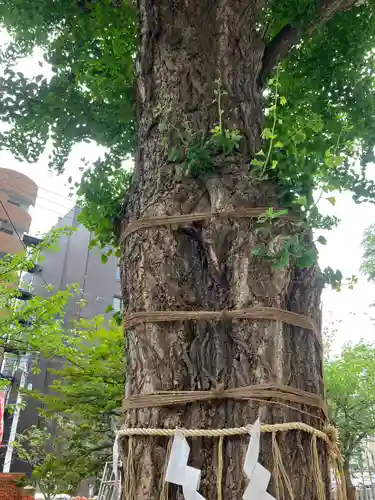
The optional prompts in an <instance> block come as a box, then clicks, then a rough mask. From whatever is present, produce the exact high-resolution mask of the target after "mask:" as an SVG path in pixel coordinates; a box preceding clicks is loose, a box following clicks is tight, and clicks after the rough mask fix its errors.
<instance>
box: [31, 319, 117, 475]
mask: <svg viewBox="0 0 375 500" xmlns="http://www.w3.org/2000/svg"><path fill="white" fill-rule="evenodd" d="M28 341H29V343H30V345H31V346H32V348H33V349H35V350H36V351H38V352H40V354H41V356H43V357H44V358H46V359H49V360H52V361H54V363H53V365H54V368H51V371H52V372H53V373H54V375H55V376H56V378H55V379H54V380H53V382H52V384H51V386H50V392H49V393H48V394H41V393H37V392H35V391H31V392H29V395H31V396H32V397H34V398H37V399H38V400H39V401H40V402H41V409H40V413H41V415H42V416H43V417H44V418H45V419H46V421H47V422H50V423H51V424H52V425H54V427H55V428H56V432H55V435H56V440H57V441H56V442H57V443H59V442H61V438H62V439H63V441H64V443H65V444H64V445H63V446H62V447H60V450H59V457H58V463H59V464H60V466H61V467H62V468H63V469H64V468H66V469H69V470H74V471H75V473H76V479H77V480H80V479H83V478H86V477H89V476H92V475H97V474H98V472H99V471H100V469H101V468H102V467H103V464H104V462H105V461H107V460H108V459H109V457H110V455H111V453H112V446H113V440H114V427H115V424H116V419H117V417H118V414H119V413H120V412H119V409H120V408H121V400H122V396H123V387H124V382H125V373H124V363H123V332H122V327H121V326H120V325H119V324H118V323H117V321H116V320H115V319H114V320H112V321H110V322H109V323H107V322H105V320H104V318H103V317H102V316H97V317H95V318H93V319H91V320H87V319H79V320H77V321H75V322H74V323H72V325H71V326H70V327H69V328H67V329H64V327H63V325H61V328H60V331H59V332H56V331H53V332H49V331H47V332H45V335H44V336H39V337H38V338H30V339H28ZM59 365H60V366H59ZM67 435H68V439H66V436H67Z"/></svg>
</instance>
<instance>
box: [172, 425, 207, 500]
mask: <svg viewBox="0 0 375 500" xmlns="http://www.w3.org/2000/svg"><path fill="white" fill-rule="evenodd" d="M189 454H190V446H189V445H188V442H187V441H186V439H185V437H184V436H183V434H181V432H176V435H175V437H174V440H173V444H172V449H171V455H170V458H169V462H168V467H167V472H166V475H165V480H166V481H167V482H168V483H173V484H178V485H180V486H182V491H183V493H184V498H185V500H205V499H204V497H202V495H200V494H199V493H198V491H197V490H198V489H199V484H200V480H201V471H200V470H199V469H195V468H194V467H190V466H189V465H187V462H188V459H189Z"/></svg>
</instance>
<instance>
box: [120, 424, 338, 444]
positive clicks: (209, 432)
mask: <svg viewBox="0 0 375 500" xmlns="http://www.w3.org/2000/svg"><path fill="white" fill-rule="evenodd" d="M251 427H252V426H251V425H246V426H244V427H232V428H226V429H180V428H178V429H156V428H153V427H150V428H147V427H123V428H122V429H121V430H120V431H119V432H118V436H119V437H125V436H151V437H152V436H154V437H155V436H160V437H162V436H164V437H173V436H174V435H175V434H176V432H177V431H178V432H180V433H181V434H182V435H183V436H185V437H221V436H240V435H243V434H249V432H250V430H251ZM260 430H261V432H287V431H293V430H294V431H303V432H307V433H308V434H311V435H312V436H316V437H318V438H319V439H322V440H323V441H325V442H326V443H327V444H328V445H329V446H330V447H331V448H332V450H334V449H336V447H337V443H334V442H333V441H332V434H331V436H329V435H328V434H327V433H326V432H323V431H321V430H319V429H316V428H315V427H311V425H308V424H305V423H303V422H286V423H283V424H262V425H261V427H260Z"/></svg>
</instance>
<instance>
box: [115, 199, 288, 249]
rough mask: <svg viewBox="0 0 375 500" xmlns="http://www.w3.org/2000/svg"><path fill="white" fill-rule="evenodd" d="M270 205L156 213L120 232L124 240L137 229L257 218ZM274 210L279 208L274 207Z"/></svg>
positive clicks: (285, 216)
mask: <svg viewBox="0 0 375 500" xmlns="http://www.w3.org/2000/svg"><path fill="white" fill-rule="evenodd" d="M269 208H270V207H256V208H239V209H237V210H222V211H218V212H202V213H194V214H182V215H158V216H156V217H142V218H141V219H138V220H135V221H132V222H130V223H129V224H128V226H127V227H126V229H125V231H124V232H123V234H122V241H124V240H125V239H126V238H127V237H128V236H129V235H130V234H132V233H134V232H136V231H138V230H139V229H145V228H151V227H160V226H170V225H172V224H177V225H178V224H184V223H187V222H198V221H202V220H207V219H229V218H231V219H242V218H258V217H260V216H262V215H264V214H266V213H267V210H269ZM274 210H275V211H277V210H279V209H274ZM281 217H283V218H287V219H290V220H294V218H295V217H293V216H291V215H288V214H285V215H282V216H281Z"/></svg>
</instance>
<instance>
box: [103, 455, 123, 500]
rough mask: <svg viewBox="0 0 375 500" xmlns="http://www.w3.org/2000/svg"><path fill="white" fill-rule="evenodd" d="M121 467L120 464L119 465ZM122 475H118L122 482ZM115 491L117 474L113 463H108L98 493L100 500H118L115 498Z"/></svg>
mask: <svg viewBox="0 0 375 500" xmlns="http://www.w3.org/2000/svg"><path fill="white" fill-rule="evenodd" d="M119 467H120V464H119ZM120 477H121V475H120V474H119V475H118V478H119V480H120ZM114 490H115V473H114V470H113V464H112V462H106V463H105V465H104V471H103V475H102V478H101V480H100V487H99V492H98V500H117V499H114V498H113V493H114Z"/></svg>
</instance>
